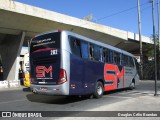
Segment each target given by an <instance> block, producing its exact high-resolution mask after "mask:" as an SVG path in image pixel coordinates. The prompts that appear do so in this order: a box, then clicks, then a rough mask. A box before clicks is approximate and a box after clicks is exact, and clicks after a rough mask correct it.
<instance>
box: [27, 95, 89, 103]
mask: <svg viewBox="0 0 160 120" xmlns="http://www.w3.org/2000/svg"><path fill="white" fill-rule="evenodd" d="M26 97H27V99H28V100H29V101H31V102H39V103H47V104H60V105H63V104H68V103H74V102H79V101H83V100H87V99H88V98H87V97H79V96H49V95H40V94H28V95H26Z"/></svg>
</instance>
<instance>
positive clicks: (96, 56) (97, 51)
mask: <svg viewBox="0 0 160 120" xmlns="http://www.w3.org/2000/svg"><path fill="white" fill-rule="evenodd" d="M93 56H94V60H96V61H99V58H100V57H99V47H98V46H97V45H94V55H93Z"/></svg>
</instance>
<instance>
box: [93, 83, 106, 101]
mask: <svg viewBox="0 0 160 120" xmlns="http://www.w3.org/2000/svg"><path fill="white" fill-rule="evenodd" d="M103 92H104V89H103V84H102V82H101V81H98V82H97V83H96V87H95V91H94V94H93V96H94V98H97V99H98V98H101V97H102V96H103Z"/></svg>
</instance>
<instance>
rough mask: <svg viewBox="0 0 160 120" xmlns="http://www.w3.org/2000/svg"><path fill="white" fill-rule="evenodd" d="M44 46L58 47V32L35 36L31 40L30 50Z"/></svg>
mask: <svg viewBox="0 0 160 120" xmlns="http://www.w3.org/2000/svg"><path fill="white" fill-rule="evenodd" d="M45 48H57V49H59V48H60V33H59V32H56V33H49V34H44V35H41V36H38V37H35V38H33V39H32V41H31V46H30V52H31V53H32V52H34V51H36V50H39V49H45Z"/></svg>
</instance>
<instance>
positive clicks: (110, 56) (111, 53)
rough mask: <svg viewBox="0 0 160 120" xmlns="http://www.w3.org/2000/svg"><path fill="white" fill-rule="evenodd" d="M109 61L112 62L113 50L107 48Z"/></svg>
mask: <svg viewBox="0 0 160 120" xmlns="http://www.w3.org/2000/svg"><path fill="white" fill-rule="evenodd" d="M109 63H113V51H112V50H109Z"/></svg>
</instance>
